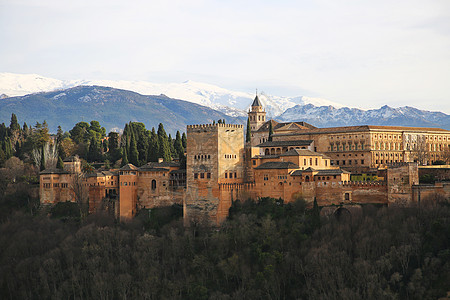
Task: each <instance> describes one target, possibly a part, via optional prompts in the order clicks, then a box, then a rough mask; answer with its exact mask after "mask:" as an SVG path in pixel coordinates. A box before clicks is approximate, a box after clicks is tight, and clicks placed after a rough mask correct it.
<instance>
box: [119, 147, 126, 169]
mask: <svg viewBox="0 0 450 300" xmlns="http://www.w3.org/2000/svg"><path fill="white" fill-rule="evenodd" d="M127 164H128V156H127V149H126V148H122V163H121V164H120V166H121V167H123V166H125V165H127Z"/></svg>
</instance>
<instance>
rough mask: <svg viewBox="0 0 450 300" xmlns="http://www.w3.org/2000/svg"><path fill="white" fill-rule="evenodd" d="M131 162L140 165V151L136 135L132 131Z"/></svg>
mask: <svg viewBox="0 0 450 300" xmlns="http://www.w3.org/2000/svg"><path fill="white" fill-rule="evenodd" d="M130 163H132V164H133V165H135V166H139V165H140V164H139V152H138V150H137V145H136V138H135V137H134V134H133V133H131V138H130Z"/></svg>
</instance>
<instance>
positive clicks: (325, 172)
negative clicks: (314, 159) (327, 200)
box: [291, 167, 350, 176]
mask: <svg viewBox="0 0 450 300" xmlns="http://www.w3.org/2000/svg"><path fill="white" fill-rule="evenodd" d="M303 172H305V173H306V172H308V173H309V172H317V173H316V174H315V175H318V176H326V175H340V174H350V172H348V171H345V170H342V169H320V170H316V169H313V168H311V167H309V168H308V169H306V170H295V171H294V172H292V173H291V176H302V174H303Z"/></svg>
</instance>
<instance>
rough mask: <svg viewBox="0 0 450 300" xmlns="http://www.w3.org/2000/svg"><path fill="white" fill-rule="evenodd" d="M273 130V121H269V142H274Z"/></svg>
mask: <svg viewBox="0 0 450 300" xmlns="http://www.w3.org/2000/svg"><path fill="white" fill-rule="evenodd" d="M272 135H273V128H272V120H270V121H269V142H271V141H272Z"/></svg>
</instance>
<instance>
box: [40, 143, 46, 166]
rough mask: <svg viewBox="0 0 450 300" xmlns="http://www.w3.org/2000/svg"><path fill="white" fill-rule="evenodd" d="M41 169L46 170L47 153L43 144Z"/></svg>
mask: <svg viewBox="0 0 450 300" xmlns="http://www.w3.org/2000/svg"><path fill="white" fill-rule="evenodd" d="M40 170H41V171H44V170H45V153H44V146H42V148H41V167H40Z"/></svg>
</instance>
